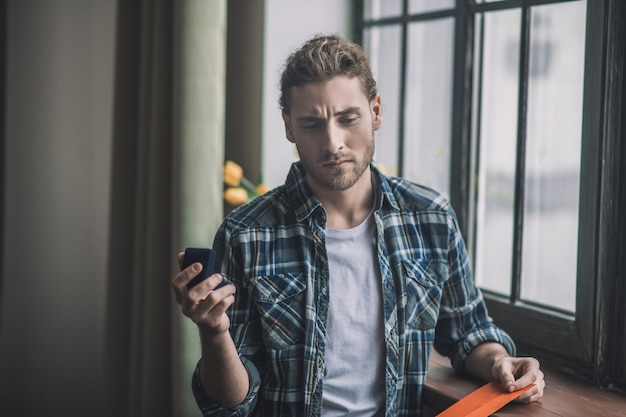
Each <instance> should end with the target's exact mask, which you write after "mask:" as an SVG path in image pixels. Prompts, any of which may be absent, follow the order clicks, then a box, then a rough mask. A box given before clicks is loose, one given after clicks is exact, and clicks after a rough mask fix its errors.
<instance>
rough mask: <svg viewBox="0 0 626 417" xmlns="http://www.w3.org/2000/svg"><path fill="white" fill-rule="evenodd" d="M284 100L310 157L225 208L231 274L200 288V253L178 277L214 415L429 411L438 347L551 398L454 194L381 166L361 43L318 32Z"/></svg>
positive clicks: (291, 67)
mask: <svg viewBox="0 0 626 417" xmlns="http://www.w3.org/2000/svg"><path fill="white" fill-rule="evenodd" d="M280 105H281V108H282V115H283V120H284V124H285V131H286V136H287V139H288V140H289V141H290V142H293V143H294V144H295V145H296V147H297V149H298V153H299V155H300V161H299V162H297V163H295V164H293V166H292V167H291V170H290V172H289V175H288V177H287V179H286V182H285V184H284V185H283V186H280V187H278V188H276V189H274V190H272V191H270V192H269V193H267V194H265V195H264V196H261V197H259V198H257V199H255V200H254V201H253V202H251V203H250V204H247V205H245V206H242V207H240V208H238V209H236V210H234V211H233V212H232V213H231V214H230V215H229V216H227V217H226V219H225V220H224V222H223V224H222V225H221V227H220V229H219V230H218V233H217V235H216V237H215V241H214V249H215V250H217V265H219V271H220V273H216V274H214V275H212V276H211V277H210V278H209V279H207V280H206V281H204V282H203V283H201V284H200V285H198V286H196V287H194V288H193V289H191V290H189V291H187V290H186V288H185V285H186V283H187V282H189V281H190V280H191V279H192V278H193V277H194V276H195V275H196V274H197V273H198V272H199V265H198V264H196V265H192V266H190V267H189V268H186V269H185V270H183V271H182V272H180V273H179V274H178V275H176V276H175V277H174V278H173V281H172V285H173V289H174V293H175V295H176V299H177V301H178V302H179V303H180V304H181V306H182V310H183V313H184V314H185V315H186V316H188V317H189V318H191V319H192V320H193V321H194V322H195V323H196V324H197V325H198V327H199V329H200V338H201V342H202V358H201V360H200V362H199V363H198V367H197V369H196V372H195V374H194V378H193V390H194V394H195V396H196V399H197V401H198V404H199V406H200V408H201V410H202V412H203V414H204V415H224V416H226V415H237V416H240V415H242V416H243V415H250V416H273V417H278V416H320V415H323V416H335V415H353V416H419V415H421V400H422V388H423V384H424V379H425V376H426V371H427V365H428V358H429V354H430V350H431V347H433V346H434V347H435V348H436V349H437V350H438V351H439V352H441V353H442V354H444V355H447V356H449V357H450V359H451V361H452V364H453V366H454V368H455V369H456V370H457V371H458V372H459V373H468V374H470V375H474V376H476V377H479V378H482V379H483V380H496V381H500V382H501V383H502V384H503V385H504V386H506V387H507V388H508V389H509V390H510V391H513V390H517V389H521V388H523V387H525V386H527V385H529V384H533V383H534V384H536V385H535V387H534V388H532V389H530V390H529V391H527V392H525V393H524V394H522V396H521V397H520V399H521V400H522V401H527V402H528V401H534V400H537V399H539V398H541V396H542V395H543V388H544V382H543V374H542V372H541V371H540V368H539V363H538V362H537V361H536V360H535V359H532V358H515V357H514V356H513V355H514V351H515V347H514V344H513V342H512V340H511V339H510V337H509V336H508V335H507V334H506V333H504V332H503V331H502V330H500V329H499V328H497V327H495V326H494V325H493V323H492V321H491V319H490V318H489V316H488V315H487V311H486V307H485V304H484V302H483V299H482V296H481V293H480V291H479V290H478V289H477V288H476V287H475V286H474V284H473V281H472V278H471V275H470V271H469V266H468V259H467V253H466V249H465V245H464V243H463V239H462V237H461V234H460V232H459V229H458V224H457V220H456V217H455V214H454V212H453V210H452V208H451V207H450V205H449V204H448V202H446V201H445V200H444V199H443V198H442V197H441V196H440V195H438V194H437V193H436V192H434V191H432V190H430V189H427V188H425V187H422V186H419V185H416V184H412V183H410V182H408V181H406V180H403V179H398V178H390V177H385V176H383V175H382V174H381V173H380V171H379V170H378V169H377V168H376V166H375V164H374V163H373V162H372V157H373V155H374V132H375V131H376V130H378V129H379V128H380V126H381V124H382V106H381V98H380V96H379V95H378V92H377V89H376V82H375V81H374V79H373V76H372V73H371V70H370V67H369V63H368V60H367V58H366V56H365V54H364V53H363V51H362V50H361V49H360V47H359V46H357V45H356V44H354V43H352V42H350V41H348V40H345V39H343V38H341V37H338V36H318V37H315V38H313V39H311V40H310V41H308V42H306V43H305V44H304V45H303V46H302V47H301V48H300V49H299V50H297V51H295V52H294V53H293V54H292V55H291V56H290V57H289V58H288V59H287V62H286V65H285V68H284V71H283V74H282V77H281V99H280ZM181 256H182V254H181V255H179V260H180V257H181ZM222 279H224V280H225V281H226V282H228V283H231V284H233V285H226V286H223V287H221V288H219V289H215V290H214V288H215V287H216V286H217V285H218V284H219V283H220V282H221V281H222Z"/></svg>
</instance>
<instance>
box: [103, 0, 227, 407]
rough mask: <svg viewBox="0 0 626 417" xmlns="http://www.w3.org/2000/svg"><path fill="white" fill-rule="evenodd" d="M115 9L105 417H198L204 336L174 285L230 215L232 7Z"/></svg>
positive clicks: (168, 1) (133, 0)
mask: <svg viewBox="0 0 626 417" xmlns="http://www.w3.org/2000/svg"><path fill="white" fill-rule="evenodd" d="M117 7H118V11H117V13H118V17H117V24H118V29H117V40H116V80H115V100H114V106H115V108H114V129H113V130H114V133H113V134H114V138H113V174H112V191H111V221H110V224H111V228H110V239H109V242H110V247H109V262H108V282H107V308H106V311H107V315H106V332H105V381H106V393H105V395H106V400H105V407H106V415H108V416H116V417H120V416H129V417H131V416H132V417H139V416H151V417H155V416H163V417H165V416H167V417H171V416H176V417H177V416H197V415H199V412H198V410H197V408H196V406H195V404H194V402H193V399H192V397H191V393H190V377H191V372H192V370H193V368H194V366H195V362H196V361H197V359H198V357H199V347H198V337H197V334H196V330H195V326H194V325H193V324H192V323H188V322H187V320H185V319H184V318H183V317H182V315H181V314H180V311H179V308H178V306H177V305H176V304H175V302H174V300H173V297H172V295H171V290H170V278H171V276H172V274H173V273H175V271H176V270H177V264H176V260H175V254H176V252H178V251H179V250H182V249H183V248H184V247H185V246H210V245H211V241H212V237H213V235H214V233H215V230H216V228H217V226H218V224H219V222H220V220H221V218H222V198H221V194H222V193H221V191H222V164H223V154H224V151H223V147H224V139H223V137H224V104H223V103H224V93H225V92H224V85H225V84H224V79H225V47H226V27H225V25H226V23H225V22H226V0H212V1H204V0H183V1H181V0H163V1H150V0H120V1H119V2H118V6H117Z"/></svg>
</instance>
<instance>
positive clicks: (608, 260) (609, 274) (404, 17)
mask: <svg viewBox="0 0 626 417" xmlns="http://www.w3.org/2000/svg"><path fill="white" fill-rule="evenodd" d="M569 1H577V0H501V1H497V2H486V3H483V2H481V3H476V2H475V1H473V0H457V1H456V5H455V6H452V7H451V8H448V9H444V10H437V11H433V12H425V13H420V14H415V15H409V14H408V0H404V1H403V9H402V14H401V15H398V16H393V17H385V18H381V19H366V18H365V17H364V1H363V0H357V1H356V2H355V5H356V6H355V13H356V16H357V18H356V22H357V30H356V33H357V34H358V36H359V37H360V39H363V38H364V36H365V31H366V30H368V29H369V28H373V27H382V26H386V25H400V26H401V31H402V40H401V43H402V45H401V49H402V53H401V60H400V61H401V62H399V63H398V64H399V65H401V68H400V91H399V96H400V101H401V102H400V103H399V105H400V108H401V109H402V107H403V102H404V99H405V97H404V90H405V88H404V86H405V85H406V83H405V77H406V56H407V50H406V48H407V28H408V25H409V23H412V22H416V21H426V20H433V19H440V18H445V17H453V18H454V20H455V34H454V42H455V43H454V57H453V60H454V69H453V80H452V82H453V99H452V103H453V104H452V106H453V107H452V133H451V138H450V140H451V157H450V167H451V168H450V190H449V191H450V201H451V204H452V205H453V207H454V208H455V211H456V212H457V215H458V218H459V223H460V225H461V229H462V231H463V233H464V235H465V236H466V239H468V241H469V246H470V250H471V248H472V247H473V245H472V236H473V232H474V222H475V219H474V209H473V205H474V204H475V184H474V183H473V178H474V175H475V172H474V170H475V168H476V160H475V158H476V157H475V154H474V153H473V147H475V146H476V143H475V140H474V139H473V137H472V135H473V133H472V132H473V130H472V129H475V127H474V126H472V122H473V117H474V116H473V112H474V109H473V108H472V105H473V99H472V94H473V89H474V86H473V80H474V73H473V71H474V70H475V68H474V66H473V63H474V53H475V50H474V49H475V48H474V39H475V36H478V35H479V34H478V33H475V32H477V30H476V28H475V15H476V14H480V13H482V12H486V11H492V10H503V9H509V8H521V10H522V14H521V15H522V27H523V30H524V28H525V25H526V24H527V23H528V19H529V16H530V12H529V11H530V9H531V8H532V7H534V6H539V5H546V4H553V3H563V2H569ZM624 21H626V2H623V1H622V0H587V31H586V45H585V69H584V98H583V126H582V153H581V154H582V160H581V176H580V200H579V213H580V214H579V241H578V253H579V256H578V261H577V262H578V263H577V280H576V281H577V296H576V312H575V314H574V315H570V314H567V313H565V312H559V311H555V310H551V309H549V308H543V307H541V306H537V305H532V304H530V303H525V302H523V301H521V300H520V299H519V291H518V289H517V291H516V288H513V291H512V294H511V297H502V296H498V295H496V294H493V293H490V292H489V291H484V293H485V299H486V301H487V304H488V307H489V311H490V314H491V315H492V317H493V318H494V320H495V322H496V323H497V324H498V325H500V326H501V327H503V328H504V329H505V330H507V331H508V332H509V333H510V334H511V336H512V337H513V338H514V339H515V341H516V343H517V345H518V348H519V352H520V354H523V355H533V356H536V357H538V358H539V359H540V360H541V361H542V363H544V364H546V365H549V366H554V367H557V368H559V369H561V370H565V371H567V372H569V373H572V374H575V375H577V376H580V377H582V378H585V379H587V380H591V381H593V382H594V383H595V384H596V385H597V386H601V387H614V388H617V389H618V390H620V391H622V392H623V391H626V377H625V374H626V363H625V362H626V358H625V356H626V355H624V352H626V331H625V329H626V303H624V298H625V297H626V221H624V219H623V215H622V213H626V162H622V161H626V129H624V120H626V115H625V113H626V111H625V110H626V82H625V80H624V78H625V77H624V71H625V69H626V68H625V58H624V55H625V51H626V46H625V45H626V29H625V28H624V26H625V25H624V24H623V22H624ZM522 33H525V32H522ZM527 33H528V32H526V34H527ZM527 46H528V36H522V45H521V48H520V73H521V74H525V73H527V70H528V68H527V66H528V56H527V54H528V47H527ZM520 78H522V77H520ZM525 92H526V85H525V84H524V82H523V81H522V82H520V108H522V109H523V107H524V104H525V103H524V101H525V99H526V97H525ZM522 111H523V110H522ZM522 111H520V116H519V117H520V119H521V121H522V123H521V126H524V125H525V123H524V118H525V115H524V114H523V113H522ZM398 114H399V118H400V120H399V121H398V129H399V135H400V138H399V144H398V149H399V156H398V162H399V172H400V175H402V173H403V172H404V171H403V166H402V157H401V155H402V152H403V142H404V137H403V136H404V131H403V126H404V120H403V118H404V112H403V111H399V112H398ZM522 129H523V128H522ZM520 136H521V138H520V140H521V141H522V142H523V140H524V132H523V131H522V132H520ZM473 158H474V160H473ZM518 164H523V161H518ZM518 172H519V171H518ZM518 177H520V175H519V174H518ZM521 177H522V178H518V179H517V184H516V187H517V188H518V190H517V192H516V200H517V201H516V202H515V204H516V211H519V210H520V208H521V207H523V201H520V200H521V199H520V198H519V197H517V196H518V195H521V196H522V199H523V192H522V193H520V192H519V191H521V190H519V188H520V187H521V188H523V185H524V184H523V176H521ZM518 216H519V215H518ZM522 221H523V220H522V219H521V218H519V217H518V218H517V223H516V229H518V230H519V229H520V228H521V227H522ZM519 242H520V240H518V243H515V242H514V254H515V256H514V258H519V255H520V251H521V247H520V244H519ZM519 268H520V267H519V265H517V264H516V263H515V261H514V271H516V272H514V273H517V274H519ZM513 285H514V287H515V284H513Z"/></svg>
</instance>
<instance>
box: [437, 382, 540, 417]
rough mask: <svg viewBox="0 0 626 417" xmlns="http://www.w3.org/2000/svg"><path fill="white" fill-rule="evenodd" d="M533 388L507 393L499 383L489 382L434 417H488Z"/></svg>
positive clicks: (530, 386)
mask: <svg viewBox="0 0 626 417" xmlns="http://www.w3.org/2000/svg"><path fill="white" fill-rule="evenodd" d="M533 386H535V384H530V385H529V386H527V387H526V388H522V389H521V390H518V391H513V392H508V391H505V389H504V388H503V387H502V385H500V384H499V383H497V382H490V383H488V384H485V385H483V386H482V387H480V388H478V389H477V390H476V391H474V392H472V393H471V394H469V395H467V396H465V397H463V398H461V399H460V400H459V401H457V402H456V403H454V404H452V405H451V406H450V407H448V408H446V409H445V410H443V411H442V412H441V413H439V414H437V416H436V417H488V416H490V415H491V414H493V413H495V412H496V411H498V410H499V409H500V408H502V407H504V406H505V405H506V404H508V403H509V402H511V401H513V400H514V399H515V398H517V397H519V395H520V394H521V393H523V392H524V391H527V390H529V389H530V388H532V387H533Z"/></svg>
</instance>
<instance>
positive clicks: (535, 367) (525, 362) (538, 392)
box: [495, 357, 545, 402]
mask: <svg viewBox="0 0 626 417" xmlns="http://www.w3.org/2000/svg"><path fill="white" fill-rule="evenodd" d="M495 374H497V376H498V379H499V380H500V382H501V383H502V385H503V386H504V387H505V388H506V389H507V390H508V391H509V392H514V391H517V390H520V389H522V388H525V387H527V386H528V385H531V384H535V386H534V387H532V388H531V389H529V390H528V391H526V392H524V393H522V394H521V395H520V396H519V397H518V398H517V399H516V401H518V402H532V401H537V400H539V399H540V398H541V397H543V390H544V388H545V381H544V374H543V372H542V371H541V369H540V366H539V361H537V360H536V359H534V358H511V357H509V358H505V359H503V360H502V362H501V363H499V364H498V366H497V370H496V372H495Z"/></svg>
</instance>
